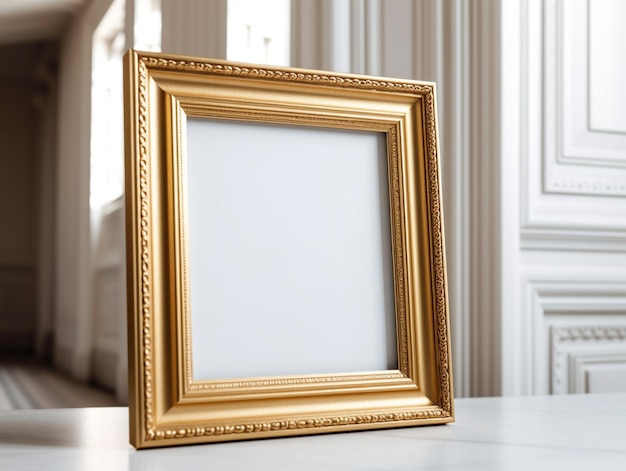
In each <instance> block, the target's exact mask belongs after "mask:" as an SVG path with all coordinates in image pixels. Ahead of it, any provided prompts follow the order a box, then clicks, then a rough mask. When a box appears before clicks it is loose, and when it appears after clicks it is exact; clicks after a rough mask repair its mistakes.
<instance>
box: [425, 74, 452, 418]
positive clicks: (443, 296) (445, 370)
mask: <svg viewBox="0 0 626 471" xmlns="http://www.w3.org/2000/svg"><path fill="white" fill-rule="evenodd" d="M432 102H433V103H432V109H433V125H432V128H431V129H429V130H428V132H429V134H430V133H431V131H434V135H433V136H432V139H433V141H434V151H435V161H434V162H430V165H434V166H436V167H435V168H434V169H433V170H434V171H435V172H436V180H437V181H436V194H435V195H431V197H430V200H431V204H436V205H438V217H437V218H436V220H433V222H434V223H435V224H437V225H438V227H437V228H436V231H435V232H437V233H438V234H439V236H440V240H439V244H438V245H439V247H438V248H437V251H438V252H440V255H441V264H440V266H439V267H437V271H440V273H437V272H435V273H434V277H433V282H434V283H435V286H434V288H435V302H436V309H435V313H436V315H437V317H438V319H436V321H437V322H436V323H437V332H436V334H437V335H436V339H437V347H438V348H437V352H438V354H439V355H440V358H439V361H438V362H437V364H438V366H439V368H440V369H441V371H440V373H439V377H440V381H441V387H442V393H444V392H446V393H447V394H442V398H441V399H442V404H441V407H442V408H443V409H444V410H445V411H446V412H448V413H449V414H450V417H451V418H452V419H454V388H453V386H454V385H453V378H452V352H451V347H450V344H451V338H450V332H451V331H450V305H449V301H448V275H447V267H446V250H445V249H446V239H445V227H444V222H445V220H444V214H443V211H444V206H443V187H442V182H441V151H440V145H439V120H438V113H437V86H436V84H435V83H433V84H432ZM429 140H430V138H429ZM429 171H431V170H430V169H429ZM432 183H434V182H432ZM432 183H431V184H432ZM438 275H439V276H441V278H442V279H441V282H438V280H437V277H438ZM439 283H441V285H440V286H439V287H438V286H437V284H439ZM438 288H439V289H438ZM442 320H443V322H441V321H442ZM444 335H445V336H444ZM442 344H443V345H442ZM444 360H445V361H444ZM444 363H445V364H444ZM444 375H445V377H444ZM446 389H447V391H446ZM446 396H447V397H446Z"/></svg>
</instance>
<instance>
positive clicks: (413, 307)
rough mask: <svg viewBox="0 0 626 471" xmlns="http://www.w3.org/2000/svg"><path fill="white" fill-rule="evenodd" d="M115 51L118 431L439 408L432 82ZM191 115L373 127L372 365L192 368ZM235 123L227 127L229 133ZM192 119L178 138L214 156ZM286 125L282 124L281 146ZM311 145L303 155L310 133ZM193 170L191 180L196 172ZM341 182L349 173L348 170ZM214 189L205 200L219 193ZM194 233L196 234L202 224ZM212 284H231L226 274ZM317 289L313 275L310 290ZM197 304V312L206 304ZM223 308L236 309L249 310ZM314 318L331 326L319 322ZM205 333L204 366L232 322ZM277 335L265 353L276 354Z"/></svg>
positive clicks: (360, 130) (446, 354) (438, 411)
mask: <svg viewBox="0 0 626 471" xmlns="http://www.w3.org/2000/svg"><path fill="white" fill-rule="evenodd" d="M124 67H125V69H124V77H125V119H126V123H125V129H126V233H127V283H128V339H129V415H130V440H131V443H132V444H133V445H134V446H135V447H136V448H148V447H159V446H169V445H181V444H192V443H205V442H219V441H227V440H242V439H252V438H265V437H280V436H289V435H304V434H314V433H327V432H341V431H351V430H364V429H377V428H388V427H401V426H414V425H425V424H441V423H446V422H452V421H453V420H454V408H453V394H452V375H451V365H450V360H451V356H450V343H449V326H448V313H447V292H446V271H445V255H444V236H443V216H442V205H441V184H440V170H439V165H440V164H439V151H438V139H437V126H436V105H435V85H434V84H433V83H428V82H417V81H409V80H396V79H388V78H374V77H367V76H357V75H348V74H338V73H330V72H320V71H311V70H301V69H293V68H280V67H272V66H260V65H250V64H241V63H234V62H227V61H220V60H211V59H201V58H190V57H181V56H174V55H165V54H157V53H144V52H139V51H133V50H131V51H129V52H128V53H127V54H126V56H125V60H124ZM194 119H199V120H200V124H201V125H202V126H204V124H202V123H205V122H206V123H213V122H216V123H226V125H227V126H231V125H232V126H239V125H242V126H244V125H254V126H257V125H258V126H257V128H255V129H256V131H255V132H257V131H259V132H260V134H259V135H260V136H263V135H264V134H263V133H264V132H265V131H266V130H267V132H268V133H271V134H272V136H274V137H273V138H272V139H273V140H272V139H270V141H271V142H276V139H275V136H276V135H277V134H276V132H278V133H280V135H281V136H282V135H286V134H289V133H290V132H291V131H290V130H291V129H294V130H295V129H310V130H313V131H315V130H320V131H321V132H328V133H331V132H334V131H338V134H337V136H335V137H337V138H338V139H339V141H337V142H341V141H342V140H343V139H344V137H343V136H344V135H343V134H342V133H344V132H345V133H346V134H345V136H346V137H345V139H346V140H349V139H352V137H349V136H353V135H354V136H356V137H355V139H357V140H359V139H361V137H360V136H366V138H367V139H369V137H367V136H374V138H376V136H382V141H380V142H383V147H382V149H383V160H384V163H385V167H386V168H385V169H384V172H383V174H384V175H385V182H384V185H386V186H384V185H383V186H381V188H383V187H384V188H388V190H385V191H384V192H383V193H385V192H386V193H387V194H385V195H383V196H384V198H385V201H386V202H387V204H386V205H387V206H388V207H387V208H383V209H384V211H387V213H385V212H384V211H383V213H382V214H388V217H387V220H386V221H385V220H384V218H383V221H384V227H383V231H382V232H383V233H384V234H387V236H386V237H388V238H389V240H390V249H389V252H390V253H389V254H387V257H388V259H389V265H390V267H391V268H390V273H391V275H390V276H391V278H392V281H393V282H391V281H390V286H391V288H390V289H391V293H392V295H393V296H392V297H393V299H392V304H391V306H392V321H391V322H392V323H393V324H395V332H394V337H393V338H394V341H395V345H392V347H393V348H392V350H393V351H394V355H395V356H394V359H392V361H391V363H389V364H390V365H391V367H385V366H384V364H383V366H382V367H380V368H379V367H378V366H376V365H379V362H377V361H376V358H373V360H372V363H367V365H370V364H372V365H374V370H370V369H368V368H369V367H367V366H366V367H365V369H359V370H358V371H343V370H341V368H342V367H338V368H339V371H334V370H333V371H329V372H325V370H323V371H322V372H321V373H320V372H314V373H311V371H310V370H309V369H307V368H308V367H307V368H303V371H301V372H300V371H298V370H297V365H298V364H299V363H298V359H297V358H296V360H295V361H294V362H293V364H294V365H296V366H295V368H296V371H291V372H289V373H288V374H286V375H285V374H278V375H269V376H268V375H259V374H257V373H255V374H254V375H253V376H250V375H248V374H245V373H243V374H242V373H239V375H237V374H235V376H234V377H228V378H223V375H222V376H220V373H216V375H217V376H216V377H215V378H209V379H205V378H202V379H201V380H199V379H197V378H196V377H195V373H194V371H195V370H194V366H193V363H194V361H195V362H196V363H199V361H196V360H198V358H202V357H198V356H197V354H196V353H194V350H193V346H192V344H195V343H196V342H192V336H200V335H204V333H203V332H206V331H207V330H206V329H203V330H202V331H199V330H198V331H194V329H193V328H192V324H193V325H195V324H194V323H193V322H192V314H191V311H193V310H192V309H191V306H192V304H193V302H192V301H191V299H192V298H191V295H190V291H192V292H201V291H202V290H201V289H196V290H195V291H194V290H193V289H192V290H190V286H191V285H193V280H192V277H191V275H190V273H191V272H190V268H189V266H190V262H191V265H192V266H194V263H196V265H197V262H195V260H196V258H194V250H193V247H199V245H197V244H196V245H195V246H194V245H193V244H194V242H193V240H192V241H191V247H192V250H190V245H189V244H190V221H189V219H190V218H189V217H188V216H189V214H188V211H190V209H189V208H190V207H191V206H190V201H189V199H190V198H191V197H194V198H196V197H195V196H194V195H191V197H190V193H189V191H190V190H189V188H188V183H189V182H191V180H192V179H191V178H189V182H188V177H189V175H188V168H187V165H188V163H189V160H190V159H191V158H190V155H187V154H188V151H189V149H191V148H192V146H191V140H192V138H191V137H190V135H191V134H190V132H189V130H188V129H187V128H188V126H189V124H188V123H191V122H195V121H193V120H194ZM242 123H243V124H242ZM210 125H212V124H210ZM194 126H195V125H194ZM276 126H278V128H276ZM220 129H221V128H220ZM248 129H251V128H248V127H245V126H244V127H242V128H237V129H233V132H235V133H237V134H236V135H241V136H242V139H241V140H242V141H245V140H246V139H245V137H246V135H245V133H246V132H248ZM277 129H278V130H277ZM203 132H204V131H202V130H201V132H200V134H197V133H196V134H195V136H196V137H194V138H193V139H194V140H195V141H194V142H195V144H194V146H195V147H194V148H198V149H204V150H202V152H206V154H207V155H209V156H211V159H213V160H215V161H216V162H218V163H219V162H220V161H221V160H224V159H225V157H223V156H224V155H225V154H223V152H224V151H225V149H224V146H223V147H222V148H221V149H219V148H216V147H214V146H215V143H214V137H216V136H215V133H214V134H213V137H212V136H211V135H207V136H206V137H202V136H203V135H204V134H202V133H203ZM198 135H199V136H200V137H197V136H198ZM299 136H300V134H298V133H297V132H295V131H294V135H293V136H292V137H293V139H292V140H295V144H294V145H295V146H296V147H295V148H296V149H298V148H299V147H298V146H299V145H300V144H299V143H298V139H300V137H299ZM315 136H317V135H315ZM261 139H263V138H262V137H261ZM315 139H317V137H315ZM315 139H314V142H317V141H315ZM333 139H334V137H333ZM322 140H323V139H322ZM333 142H335V141H333ZM346 142H347V141H346ZM350 142H351V141H350ZM359 142H360V141H359ZM363 142H365V141H363ZM367 142H370V141H367ZM188 144H189V147H188ZM347 145H348V146H351V144H347ZM367 145H369V144H367ZM304 146H305V144H304V143H302V144H301V147H304ZM306 146H307V148H308V147H310V146H309V144H306ZM330 146H331V148H333V146H334V144H330ZM226 147H228V145H226ZM313 147H315V146H313ZM189 152H190V151H189ZM348 153H350V152H348ZM318 154H319V153H318ZM266 155H269V154H266ZM311 155H316V154H315V149H314V151H313V153H312V154H311ZM357 157H358V154H357ZM257 158H259V159H263V158H264V157H263V155H259V156H257ZM290 158H292V159H297V158H298V155H294V156H291V157H290ZM303 158H305V157H303ZM194 159H196V157H194ZM309 159H310V160H314V159H313V158H312V157H309ZM290 161H292V160H290ZM374 161H375V157H374V160H372V162H374ZM327 162H328V161H327ZM357 162H358V161H357ZM277 165H282V164H277ZM358 166H359V164H358V163H357V164H356V167H358ZM354 167H355V164H354V162H351V163H349V164H347V166H346V170H345V172H347V173H346V175H347V177H348V178H350V177H351V174H350V172H351V170H350V169H351V168H354ZM281 168H282V167H275V169H281ZM385 172H386V173H385ZM194 173H195V172H194ZM193 178H196V177H193ZM201 178H204V177H201ZM220 178H222V177H220ZM355 178H356V177H355ZM234 180H236V179H234ZM199 181H200V183H199V184H198V183H195V184H194V185H195V187H194V188H198V187H203V180H202V179H201V180H199ZM303 181H305V180H303ZM233 183H235V182H234V181H233ZM344 184H345V185H347V187H350V182H349V181H348V182H344ZM209 186H210V185H209ZM220 188H221V187H220ZM194 191H195V190H194ZM366 191H369V190H366ZM381 191H382V190H381ZM219 196H220V195H218V197H217V199H218V200H229V198H230V196H225V197H224V198H220V197H219ZM372 201H373V200H372ZM244 204H247V203H244ZM383 206H385V205H383ZM270 207H271V205H270ZM330 207H333V206H332V205H331V206H330ZM370 209H371V211H370ZM365 210H367V211H366V212H368V211H369V212H373V213H375V212H376V211H377V209H376V208H367V207H366V208H365ZM192 214H193V213H192ZM191 219H192V220H193V217H192V218H191ZM196 219H198V218H197V217H196ZM320 220H321V221H322V223H324V219H323V218H321V219H320ZM220 224H221V222H220ZM270 229H271V228H270ZM384 234H383V235H384ZM203 237H204V236H203ZM277 237H278V238H280V234H278V235H277ZM305 240H307V239H305ZM305 243H306V242H305ZM201 244H203V245H206V244H207V242H206V241H205V240H204V239H203V240H202V241H201ZM331 245H332V244H331ZM340 252H341V251H340ZM202 265H207V264H206V263H204V262H203V263H202ZM208 265H211V263H208ZM303 270H308V268H307V267H304V268H303ZM307 276H308V275H307ZM222 281H223V280H222ZM272 282H273V281H272V279H269V280H264V283H269V285H271V283H272ZM224 283H225V282H224ZM276 283H279V282H276ZM274 288H276V289H277V290H280V289H281V286H277V287H274ZM220 289H222V288H220ZM223 289H224V290H226V291H228V290H230V289H232V290H234V291H235V292H236V290H237V287H236V286H235V287H232V286H225V287H223ZM338 291H339V292H341V291H342V290H341V289H339V290H338ZM278 292H280V291H278ZM220 293H221V291H220ZM241 294H242V295H244V294H245V293H241ZM290 294H291V295H292V297H293V296H296V297H297V294H293V293H290ZM324 296H325V293H324V291H323V290H322V291H321V292H320V294H319V297H322V298H323V297H324ZM303 304H304V303H303ZM197 311H198V312H199V313H200V314H198V315H202V316H208V317H206V319H207V321H208V322H210V321H211V313H210V312H209V313H206V314H205V313H204V311H202V310H201V309H198V310H197ZM279 314H280V313H279ZM232 315H233V316H237V319H238V321H237V322H240V323H241V322H243V323H245V322H246V320H245V316H246V315H250V314H249V313H246V312H234V313H232ZM254 315H255V316H257V317H258V316H259V315H261V316H262V315H263V313H262V312H261V313H259V312H256V313H255V314H254ZM384 315H385V314H384V312H381V313H380V317H384ZM356 316H357V317H351V318H349V319H350V320H349V321H348V323H349V325H348V334H347V335H346V334H343V333H342V334H340V335H339V334H338V335H339V336H338V337H336V338H338V339H340V340H339V341H336V342H334V341H333V345H336V344H340V343H342V344H343V343H345V344H347V345H349V344H351V343H355V342H357V341H358V337H359V332H360V327H359V325H352V324H354V323H355V321H354V319H357V321H358V319H360V318H359V317H358V316H359V313H358V312H357V313H356ZM203 318H204V317H203ZM278 319H280V317H278ZM320 319H322V320H323V316H321V317H320ZM314 320H315V319H314ZM194 322H195V321H194ZM274 322H280V321H274ZM363 322H365V321H363ZM368 322H369V321H368ZM375 322H378V321H374V323H373V324H371V325H368V326H367V327H366V328H364V329H363V330H367V331H368V332H370V334H369V335H371V336H372V338H374V340H376V341H378V340H381V342H382V343H384V341H385V339H382V338H381V339H376V335H377V334H376V332H377V329H378V328H377V327H376V325H380V324H376V323H375ZM313 324H314V322H313V323H312V324H311V325H313ZM239 325H241V324H239ZM276 327H277V328H278V329H280V328H282V327H281V326H280V325H278V326H276ZM321 328H322V329H323V331H324V332H328V333H329V334H333V333H335V332H333V327H332V326H330V325H323V326H322V327H321ZM215 329H218V327H217V326H215ZM324 329H325V330H324ZM208 330H213V329H212V328H210V329H208ZM221 337H225V340H224V342H225V343H224V345H225V347H222V348H225V349H226V351H224V352H223V355H219V356H218V357H216V358H213V357H210V358H209V361H208V364H209V366H210V365H214V364H217V363H219V362H221V361H225V359H226V358H230V356H231V355H230V354H229V352H228V350H229V345H230V344H231V343H232V345H235V340H237V339H236V338H234V337H236V336H233V337H232V338H229V337H228V335H221ZM194 338H200V337H194ZM388 338H389V337H387V340H388ZM367 342H369V340H368V341H367ZM200 343H201V342H197V344H198V345H199V344H200ZM267 343H270V342H267ZM311 343H312V344H313V345H317V348H318V349H320V351H321V350H324V351H326V350H327V349H331V347H330V346H329V344H328V342H324V339H323V338H320V339H317V340H315V339H313V340H312V342H311ZM236 345H239V344H236ZM264 345H266V344H265V343H264V341H263V338H261V339H259V343H258V345H256V346H255V347H254V348H255V349H257V350H259V349H260V350H262V349H263V348H264ZM274 345H275V344H274ZM355 345H356V348H357V350H359V349H360V350H361V351H363V350H367V349H368V348H367V345H368V344H360V345H359V344H356V343H355ZM234 348H235V347H233V349H234ZM237 348H238V349H240V347H239V346H238V347H237ZM268 348H274V347H272V346H270V347H268ZM288 348H291V347H288ZM288 348H287V350H286V351H283V352H279V353H280V354H281V355H283V357H288V356H290V355H289V352H290V350H289V349H288ZM332 348H334V347H332ZM243 350H245V348H243ZM231 353H232V352H231ZM333 355H336V356H337V359H338V360H339V356H340V354H339V353H333V352H332V350H331V351H330V353H329V357H330V362H331V364H332V362H333ZM374 356H380V354H379V353H375V354H374ZM192 359H193V360H194V361H192ZM381 361H383V363H384V361H385V360H381ZM394 362H395V363H394ZM231 364H232V365H235V366H237V364H238V363H237V362H235V363H231ZM276 366H280V365H276ZM323 368H326V367H325V366H322V369H323ZM359 368H360V367H359ZM235 369H236V368H235ZM254 371H263V369H262V368H261V369H260V370H259V369H258V368H257V369H256V370H254Z"/></svg>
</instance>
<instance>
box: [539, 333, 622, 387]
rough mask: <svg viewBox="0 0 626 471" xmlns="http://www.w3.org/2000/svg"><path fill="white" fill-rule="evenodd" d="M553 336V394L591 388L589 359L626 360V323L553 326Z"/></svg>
mask: <svg viewBox="0 0 626 471" xmlns="http://www.w3.org/2000/svg"><path fill="white" fill-rule="evenodd" d="M550 337H551V371H550V378H551V384H550V393H551V394H571V393H586V392H589V391H588V383H587V382H586V381H585V372H586V369H587V366H588V365H589V364H590V363H593V364H596V365H597V364H600V363H605V364H606V363H609V362H615V361H616V360H617V361H620V362H621V361H622V360H626V323H625V324H621V325H619V324H618V325H610V324H608V325H607V324H604V325H570V326H566V327H563V326H552V327H551V328H550ZM616 355H617V358H615V356H616ZM622 382H625V383H626V378H623V380H622Z"/></svg>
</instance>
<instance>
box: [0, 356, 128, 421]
mask: <svg viewBox="0 0 626 471" xmlns="http://www.w3.org/2000/svg"><path fill="white" fill-rule="evenodd" d="M119 405H122V404H119V403H118V402H117V401H116V400H115V397H114V396H113V395H112V394H111V393H109V392H107V391H104V390H101V389H98V388H95V387H92V386H89V385H85V384H83V383H80V382H78V381H75V380H73V379H72V378H70V377H69V376H66V375H65V374H63V373H60V372H58V371H56V370H54V369H52V368H51V367H50V366H47V365H44V364H42V363H40V362H38V361H36V360H34V359H32V358H29V357H7V358H3V357H0V410H12V409H56V408H67V407H103V406H119Z"/></svg>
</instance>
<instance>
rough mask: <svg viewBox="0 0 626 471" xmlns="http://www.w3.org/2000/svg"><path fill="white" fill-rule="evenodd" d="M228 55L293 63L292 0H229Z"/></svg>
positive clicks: (230, 58)
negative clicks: (291, 44) (291, 42)
mask: <svg viewBox="0 0 626 471" xmlns="http://www.w3.org/2000/svg"><path fill="white" fill-rule="evenodd" d="M227 27H228V35H227V42H226V57H227V58H228V59H229V60H234V61H242V62H253V63H257V64H272V65H285V66H288V65H290V62H291V61H290V55H291V47H290V35H291V2H290V0H228V25H227Z"/></svg>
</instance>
